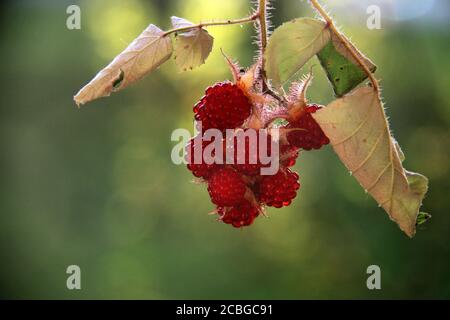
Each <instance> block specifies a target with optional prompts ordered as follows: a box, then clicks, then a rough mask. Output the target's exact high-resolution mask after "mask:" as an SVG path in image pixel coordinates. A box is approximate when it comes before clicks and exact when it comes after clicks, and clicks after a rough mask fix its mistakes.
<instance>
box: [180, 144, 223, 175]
mask: <svg viewBox="0 0 450 320" xmlns="http://www.w3.org/2000/svg"><path fill="white" fill-rule="evenodd" d="M211 143H212V141H205V140H203V139H202V140H200V139H199V137H198V136H197V137H195V138H194V139H191V140H190V141H189V143H188V144H187V145H186V161H187V168H188V169H189V170H190V171H191V172H192V174H193V175H194V176H196V177H197V178H205V179H207V178H208V177H210V176H211V175H212V174H213V173H214V171H215V170H216V169H217V168H218V167H219V166H220V165H219V164H216V163H212V164H207V163H206V162H205V161H204V158H203V151H204V150H205V148H206V147H207V146H208V145H209V144H211ZM197 144H201V145H202V146H201V162H200V163H195V147H196V146H197Z"/></svg>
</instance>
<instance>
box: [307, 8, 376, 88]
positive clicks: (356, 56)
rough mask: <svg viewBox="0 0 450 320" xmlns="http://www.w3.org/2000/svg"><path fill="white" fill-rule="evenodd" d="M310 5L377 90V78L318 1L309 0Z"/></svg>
mask: <svg viewBox="0 0 450 320" xmlns="http://www.w3.org/2000/svg"><path fill="white" fill-rule="evenodd" d="M310 2H311V5H312V6H313V8H314V9H316V10H317V11H318V12H319V14H320V15H321V16H322V17H323V18H324V19H325V21H326V23H327V24H328V27H329V28H330V30H331V32H333V33H334V34H335V35H336V36H337V37H338V38H339V40H340V41H341V42H342V43H343V44H344V46H345V48H346V49H347V50H348V51H349V52H350V54H351V55H352V57H353V58H354V59H355V60H356V62H358V64H359V65H360V66H361V68H363V70H364V72H365V73H366V74H367V76H368V77H369V80H370V82H371V83H372V86H373V88H374V90H375V91H376V92H379V90H380V86H379V84H378V81H377V79H375V77H374V76H373V73H372V72H371V71H370V69H369V67H367V65H366V64H365V63H364V61H363V60H362V59H361V57H360V56H359V54H358V53H357V52H356V51H355V49H354V48H353V46H352V45H351V44H350V43H349V42H348V40H347V39H346V38H345V37H344V36H343V35H342V34H341V33H340V32H339V30H337V28H336V26H335V25H334V22H333V19H331V17H330V16H329V15H328V14H327V13H326V11H325V10H324V9H323V8H322V6H321V5H320V3H319V2H318V1H317V0H310Z"/></svg>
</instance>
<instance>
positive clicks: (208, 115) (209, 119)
mask: <svg viewBox="0 0 450 320" xmlns="http://www.w3.org/2000/svg"><path fill="white" fill-rule="evenodd" d="M250 112H251V104H250V101H249V99H248V98H247V96H246V95H245V94H244V92H243V91H242V90H241V89H240V88H239V87H238V86H237V85H235V84H233V83H231V82H220V83H216V84H215V85H214V86H212V87H209V88H208V89H206V93H205V96H204V97H203V98H202V99H201V100H200V101H199V102H198V103H197V104H196V105H195V106H194V113H195V120H197V121H201V122H202V129H203V130H207V129H211V128H215V129H219V130H221V131H223V130H225V129H234V128H237V127H239V126H241V125H242V124H243V123H244V121H245V119H247V118H248V117H249V116H250Z"/></svg>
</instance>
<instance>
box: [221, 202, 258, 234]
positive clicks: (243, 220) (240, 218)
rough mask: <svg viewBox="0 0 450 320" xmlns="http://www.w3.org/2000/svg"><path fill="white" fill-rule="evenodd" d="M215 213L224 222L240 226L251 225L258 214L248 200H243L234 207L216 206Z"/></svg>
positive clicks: (236, 226) (256, 209)
mask: <svg viewBox="0 0 450 320" xmlns="http://www.w3.org/2000/svg"><path fill="white" fill-rule="evenodd" d="M217 213H218V214H219V215H220V220H222V221H223V222H224V223H227V224H231V225H232V226H233V227H235V228H240V227H244V226H249V225H251V224H252V223H253V221H254V220H255V218H256V217H257V216H258V215H259V210H258V208H257V207H255V206H254V205H252V204H251V203H250V202H249V201H247V200H244V201H243V202H241V203H240V204H238V205H236V206H234V207H229V208H224V207H218V208H217Z"/></svg>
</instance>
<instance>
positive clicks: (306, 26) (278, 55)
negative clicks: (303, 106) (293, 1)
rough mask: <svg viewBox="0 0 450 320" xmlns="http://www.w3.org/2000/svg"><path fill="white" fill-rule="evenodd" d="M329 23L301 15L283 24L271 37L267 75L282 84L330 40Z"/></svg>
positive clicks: (276, 82)
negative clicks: (301, 16)
mask: <svg viewBox="0 0 450 320" xmlns="http://www.w3.org/2000/svg"><path fill="white" fill-rule="evenodd" d="M330 37H331V35H330V30H329V28H327V25H326V23H325V22H323V21H321V20H317V19H312V18H300V19H295V20H292V21H289V22H286V23H284V24H282V25H281V26H280V27H278V28H277V29H275V31H274V32H273V34H272V36H271V37H270V39H269V43H268V45H267V50H266V53H265V69H266V72H267V77H268V78H269V79H271V80H272V83H273V84H274V86H276V87H280V86H282V85H283V84H284V83H285V82H286V81H287V80H289V79H290V78H291V77H292V76H293V75H295V74H296V73H297V72H298V71H299V70H300V68H301V67H303V65H304V64H305V63H306V62H307V61H308V60H309V59H311V58H312V57H313V56H314V55H315V54H316V53H318V52H319V51H320V50H322V49H323V47H324V46H325V45H326V44H327V43H328V42H329V41H330Z"/></svg>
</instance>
